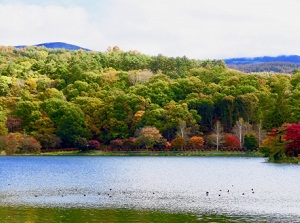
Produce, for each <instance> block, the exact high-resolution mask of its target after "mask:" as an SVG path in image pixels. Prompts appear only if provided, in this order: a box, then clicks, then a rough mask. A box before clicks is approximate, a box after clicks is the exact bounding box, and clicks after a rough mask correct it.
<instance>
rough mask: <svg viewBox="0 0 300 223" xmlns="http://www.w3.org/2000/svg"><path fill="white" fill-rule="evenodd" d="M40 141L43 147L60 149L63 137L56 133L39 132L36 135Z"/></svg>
mask: <svg viewBox="0 0 300 223" xmlns="http://www.w3.org/2000/svg"><path fill="white" fill-rule="evenodd" d="M36 138H37V140H38V141H39V142H40V144H41V146H42V149H45V150H49V149H58V148H60V147H61V143H62V141H61V139H60V138H59V137H58V136H57V135H55V134H39V135H37V136H36Z"/></svg>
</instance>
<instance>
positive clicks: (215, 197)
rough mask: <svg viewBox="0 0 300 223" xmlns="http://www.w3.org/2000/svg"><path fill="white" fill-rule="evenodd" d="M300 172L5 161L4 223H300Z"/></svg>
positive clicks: (92, 160) (211, 163)
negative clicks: (54, 218)
mask: <svg viewBox="0 0 300 223" xmlns="http://www.w3.org/2000/svg"><path fill="white" fill-rule="evenodd" d="M299 172H300V166H299V165H289V164H270V163H266V162H265V160H264V159H263V158H238V157H233V158H228V157H226V158H224V157H221V158H218V157H182V158H181V157H0V203H1V204H0V206H1V207H0V221H1V222H12V219H16V222H25V221H23V220H21V219H24V218H29V219H30V218H31V219H32V218H34V219H35V221H32V222H47V219H50V220H49V221H48V222H53V221H52V220H53V217H55V216H56V217H57V218H58V219H60V220H58V219H56V221H55V222H75V221H74V219H72V218H75V219H77V222H134V221H136V222H176V221H175V220H174V219H179V221H178V222H211V221H214V222H258V221H259V222H299V219H300V196H299V194H300V177H299ZM207 192H208V193H207ZM1 212H2V213H1ZM5 213H11V214H5ZM76 213H77V214H76ZM77 215H78V216H82V217H84V218H83V219H86V220H87V221H79V219H80V218H79V217H75V216H77ZM45 216H48V218H44V217H45ZM72 216H73V217H72ZM105 218H108V219H106V220H105ZM155 218H157V219H156V220H155ZM68 219H69V220H68ZM101 219H104V220H101ZM134 219H136V220H134ZM141 219H144V220H141ZM163 219H165V220H163ZM170 219H173V221H169V220H170ZM17 220H19V221H17ZM29 222H30V221H29Z"/></svg>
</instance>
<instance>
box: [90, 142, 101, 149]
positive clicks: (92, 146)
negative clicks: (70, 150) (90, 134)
mask: <svg viewBox="0 0 300 223" xmlns="http://www.w3.org/2000/svg"><path fill="white" fill-rule="evenodd" d="M89 149H92V150H97V149H100V143H99V142H98V141H97V140H90V141H89Z"/></svg>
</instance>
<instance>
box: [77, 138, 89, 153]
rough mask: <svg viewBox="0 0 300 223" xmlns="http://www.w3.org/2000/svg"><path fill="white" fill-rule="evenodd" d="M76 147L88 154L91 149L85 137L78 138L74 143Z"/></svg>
mask: <svg viewBox="0 0 300 223" xmlns="http://www.w3.org/2000/svg"><path fill="white" fill-rule="evenodd" d="M74 146H75V148H76V149H79V150H80V151H81V152H86V151H88V149H89V145H88V141H87V139H86V138H83V137H77V138H76V139H75V141H74Z"/></svg>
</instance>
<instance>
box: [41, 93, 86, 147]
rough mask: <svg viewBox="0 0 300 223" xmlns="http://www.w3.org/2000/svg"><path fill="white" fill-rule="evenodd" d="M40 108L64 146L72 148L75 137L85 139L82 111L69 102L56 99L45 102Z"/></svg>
mask: <svg viewBox="0 0 300 223" xmlns="http://www.w3.org/2000/svg"><path fill="white" fill-rule="evenodd" d="M41 108H42V109H43V110H44V111H45V112H46V113H47V115H48V116H49V117H50V119H51V120H52V121H53V123H54V124H55V127H56V131H55V132H56V134H57V135H58V136H59V137H60V138H61V140H62V141H63V144H64V146H66V147H72V146H73V145H74V141H75V139H76V138H77V137H84V138H85V137H87V136H88V132H87V130H86V128H85V116H84V113H83V111H82V110H81V109H80V108H78V107H76V106H75V105H74V104H72V103H70V102H66V101H63V100H60V99H57V98H51V99H47V100H45V101H44V102H43V103H42V104H41Z"/></svg>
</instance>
